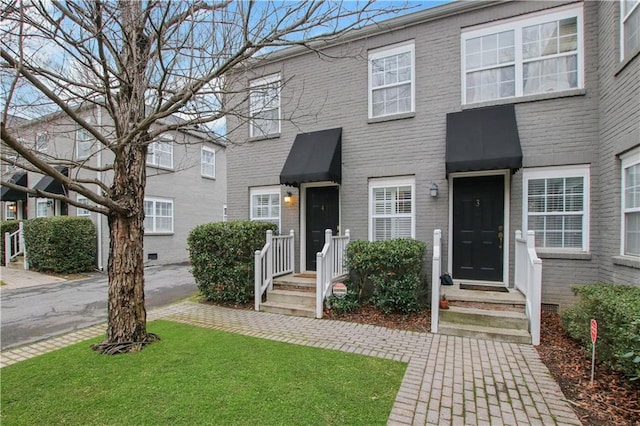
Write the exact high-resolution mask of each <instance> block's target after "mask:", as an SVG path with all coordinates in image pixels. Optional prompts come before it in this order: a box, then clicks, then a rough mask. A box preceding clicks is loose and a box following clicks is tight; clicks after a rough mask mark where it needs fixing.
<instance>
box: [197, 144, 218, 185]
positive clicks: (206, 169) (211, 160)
mask: <svg viewBox="0 0 640 426" xmlns="http://www.w3.org/2000/svg"><path fill="white" fill-rule="evenodd" d="M200 173H201V174H202V176H206V177H211V178H214V177H216V152H215V151H214V150H213V149H212V148H209V147H206V146H203V147H202V150H201V151H200Z"/></svg>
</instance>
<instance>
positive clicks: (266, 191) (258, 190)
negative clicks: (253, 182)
mask: <svg viewBox="0 0 640 426" xmlns="http://www.w3.org/2000/svg"><path fill="white" fill-rule="evenodd" d="M274 194H277V195H278V203H279V208H278V232H279V231H280V228H281V225H282V199H281V198H282V197H281V196H280V195H281V192H280V186H277V185H274V186H260V187H254V188H250V189H249V220H252V221H253V220H256V221H261V222H271V220H272V219H275V218H269V219H268V220H265V218H255V217H253V196H254V195H274Z"/></svg>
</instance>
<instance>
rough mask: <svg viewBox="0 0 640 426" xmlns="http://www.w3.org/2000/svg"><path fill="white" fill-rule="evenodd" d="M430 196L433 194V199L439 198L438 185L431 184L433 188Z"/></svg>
mask: <svg viewBox="0 0 640 426" xmlns="http://www.w3.org/2000/svg"><path fill="white" fill-rule="evenodd" d="M429 194H431V196H432V197H437V196H438V184H437V183H435V182H431V187H430V188H429Z"/></svg>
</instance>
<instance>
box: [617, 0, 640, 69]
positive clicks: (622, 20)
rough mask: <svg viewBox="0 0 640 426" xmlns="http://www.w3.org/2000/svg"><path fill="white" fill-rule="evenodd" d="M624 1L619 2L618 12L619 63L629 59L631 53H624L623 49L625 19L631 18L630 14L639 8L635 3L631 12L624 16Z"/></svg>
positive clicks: (639, 5) (638, 4) (639, 4)
mask: <svg viewBox="0 0 640 426" xmlns="http://www.w3.org/2000/svg"><path fill="white" fill-rule="evenodd" d="M624 1H625V0H619V1H618V5H619V11H620V62H623V61H625V60H626V59H627V58H631V55H632V54H633V52H625V49H624V35H625V34H624V24H625V21H626V19H627V18H629V17H630V16H631V14H632V13H633V12H634V11H635V10H636V9H638V8H640V2H638V3H636V4H635V5H634V6H633V7H632V8H631V10H629V11H628V13H627V14H626V16H625V13H624V12H625V10H624V5H623V3H624Z"/></svg>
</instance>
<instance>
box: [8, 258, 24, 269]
mask: <svg viewBox="0 0 640 426" xmlns="http://www.w3.org/2000/svg"><path fill="white" fill-rule="evenodd" d="M3 262H4V259H3ZM7 268H10V269H22V270H24V256H17V257H14V258H13V259H12V260H11V262H9V265H7Z"/></svg>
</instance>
